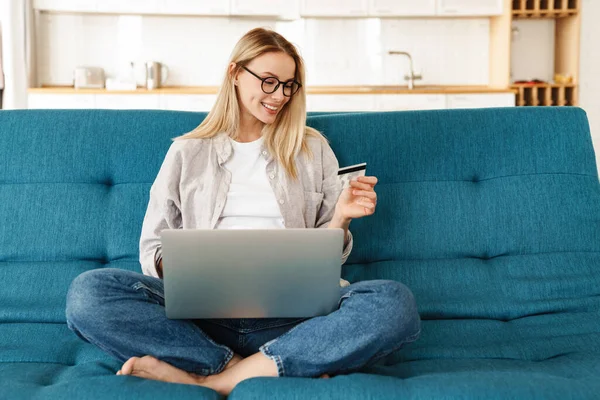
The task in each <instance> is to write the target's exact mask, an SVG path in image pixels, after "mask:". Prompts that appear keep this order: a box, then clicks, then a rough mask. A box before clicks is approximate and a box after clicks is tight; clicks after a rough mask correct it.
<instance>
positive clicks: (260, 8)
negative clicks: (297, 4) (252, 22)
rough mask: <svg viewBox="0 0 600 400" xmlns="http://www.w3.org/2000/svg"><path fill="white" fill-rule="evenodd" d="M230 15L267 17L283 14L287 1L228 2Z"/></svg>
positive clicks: (255, 0)
mask: <svg viewBox="0 0 600 400" xmlns="http://www.w3.org/2000/svg"><path fill="white" fill-rule="evenodd" d="M230 1H231V15H268V16H279V15H282V14H284V12H285V8H286V4H287V3H289V0H287V1H286V0H230Z"/></svg>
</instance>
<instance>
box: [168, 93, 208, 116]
mask: <svg viewBox="0 0 600 400" xmlns="http://www.w3.org/2000/svg"><path fill="white" fill-rule="evenodd" d="M216 100H217V95H216V94H163V95H162V96H161V105H160V107H161V108H162V109H164V110H179V111H204V112H208V111H210V110H211V108H212V106H213V105H214V104H215V101H216Z"/></svg>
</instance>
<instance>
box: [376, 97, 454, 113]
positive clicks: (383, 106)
mask: <svg viewBox="0 0 600 400" xmlns="http://www.w3.org/2000/svg"><path fill="white" fill-rule="evenodd" d="M376 105H377V110H378V111H402V110H440V109H444V108H446V97H445V96H444V95H443V94H380V95H377V104H376Z"/></svg>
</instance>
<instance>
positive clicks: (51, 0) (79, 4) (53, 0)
mask: <svg viewBox="0 0 600 400" xmlns="http://www.w3.org/2000/svg"><path fill="white" fill-rule="evenodd" d="M33 8H34V9H38V10H52V11H69V12H93V11H96V1H94V0H33Z"/></svg>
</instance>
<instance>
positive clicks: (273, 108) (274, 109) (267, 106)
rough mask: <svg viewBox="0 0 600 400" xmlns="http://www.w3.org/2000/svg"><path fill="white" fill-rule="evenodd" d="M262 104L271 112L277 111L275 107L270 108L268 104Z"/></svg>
mask: <svg viewBox="0 0 600 400" xmlns="http://www.w3.org/2000/svg"><path fill="white" fill-rule="evenodd" d="M261 104H262V105H263V106H264V107H265V108H266V109H269V110H271V111H277V107H273V106H270V105H268V104H265V103H261Z"/></svg>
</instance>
